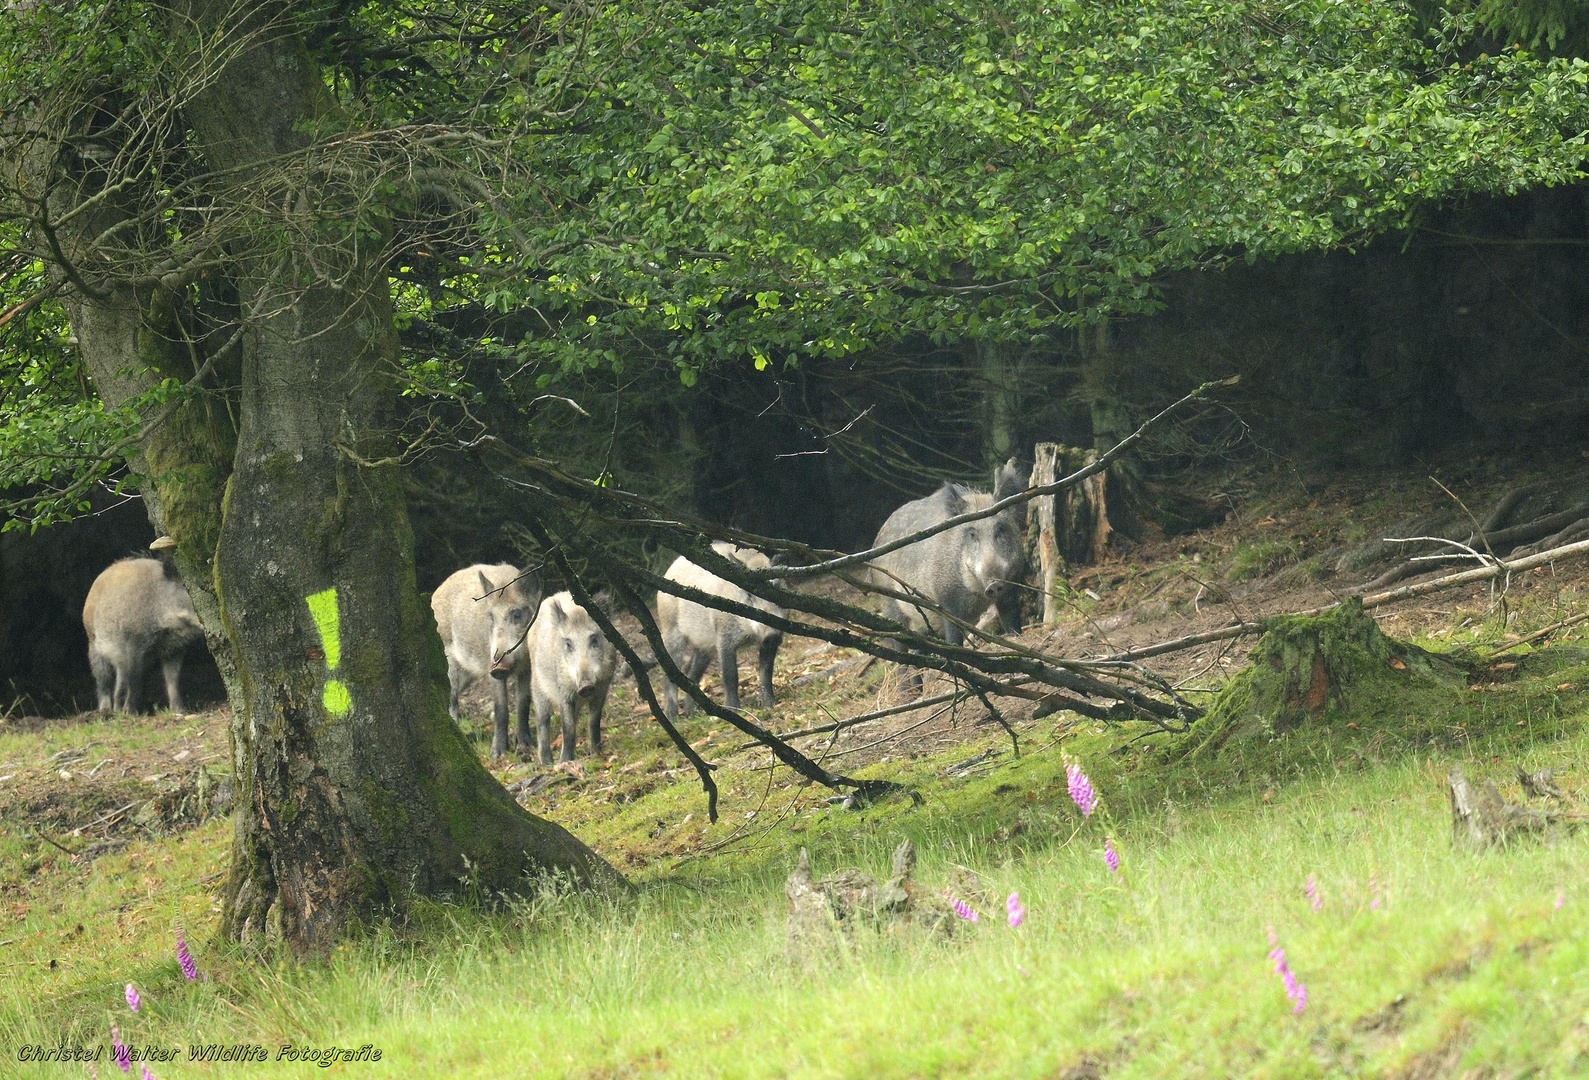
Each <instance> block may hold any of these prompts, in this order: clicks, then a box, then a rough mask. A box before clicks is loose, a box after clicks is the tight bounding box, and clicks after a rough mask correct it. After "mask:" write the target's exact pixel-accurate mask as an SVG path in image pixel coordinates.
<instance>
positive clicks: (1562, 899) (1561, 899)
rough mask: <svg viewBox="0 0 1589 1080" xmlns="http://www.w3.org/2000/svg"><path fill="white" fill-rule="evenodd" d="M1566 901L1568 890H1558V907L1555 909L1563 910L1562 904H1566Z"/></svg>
mask: <svg viewBox="0 0 1589 1080" xmlns="http://www.w3.org/2000/svg"><path fill="white" fill-rule="evenodd" d="M1566 902H1567V890H1566V889H1558V890H1557V891H1556V907H1555V910H1556V911H1560V910H1561V906H1562V905H1563V904H1565V903H1566Z"/></svg>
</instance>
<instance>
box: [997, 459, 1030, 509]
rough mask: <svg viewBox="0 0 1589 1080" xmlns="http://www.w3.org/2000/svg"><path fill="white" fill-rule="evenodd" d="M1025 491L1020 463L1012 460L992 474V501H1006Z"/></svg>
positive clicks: (1024, 474)
mask: <svg viewBox="0 0 1589 1080" xmlns="http://www.w3.org/2000/svg"><path fill="white" fill-rule="evenodd" d="M1025 490H1026V473H1025V472H1024V471H1023V470H1022V468H1021V464H1020V462H1018V461H1016V460H1015V459H1014V458H1011V459H1010V460H1008V461H1006V462H1005V463H1004V464H1003V465H1001V466H999V470H998V472H996V473H994V474H993V501H994V502H998V501H1000V500H1001V499H1008V498H1009V497H1010V496H1011V495H1015V494H1017V493H1018V492H1022V491H1025Z"/></svg>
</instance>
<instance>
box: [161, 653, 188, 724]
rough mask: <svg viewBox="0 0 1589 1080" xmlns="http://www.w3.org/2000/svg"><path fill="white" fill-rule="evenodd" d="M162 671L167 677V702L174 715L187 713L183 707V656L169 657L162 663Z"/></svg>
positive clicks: (178, 654)
mask: <svg viewBox="0 0 1589 1080" xmlns="http://www.w3.org/2000/svg"><path fill="white" fill-rule="evenodd" d="M160 671H161V673H162V674H163V675H165V677H166V701H167V703H169V704H170V706H171V711H172V712H174V713H179V714H180V713H186V712H187V711H188V710H187V709H185V708H183V707H182V654H181V653H177V654H176V655H175V656H168V657H166V658H165V659H164V660H162V661H160Z"/></svg>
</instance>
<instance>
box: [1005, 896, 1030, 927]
mask: <svg viewBox="0 0 1589 1080" xmlns="http://www.w3.org/2000/svg"><path fill="white" fill-rule="evenodd" d="M1004 910H1005V912H1006V913H1007V915H1008V917H1009V920H1010V929H1011V930H1014V929H1015V928H1016V927H1017V926H1020V925H1021V920H1022V919H1024V918H1026V905H1025V904H1023V903H1021V894H1020V893H1018V892H1012V893H1011V894H1010V898H1009V899H1008V900H1006V901H1004Z"/></svg>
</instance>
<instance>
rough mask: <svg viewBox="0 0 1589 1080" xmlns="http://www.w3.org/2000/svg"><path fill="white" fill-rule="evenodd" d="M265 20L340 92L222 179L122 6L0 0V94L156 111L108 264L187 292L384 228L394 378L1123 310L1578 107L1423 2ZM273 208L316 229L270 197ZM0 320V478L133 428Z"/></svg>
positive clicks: (1562, 177) (986, 331)
mask: <svg viewBox="0 0 1589 1080" xmlns="http://www.w3.org/2000/svg"><path fill="white" fill-rule="evenodd" d="M292 10H293V12H294V18H295V19H296V20H297V24H298V26H299V28H300V29H301V31H302V33H303V36H304V39H305V40H306V42H308V43H309V45H310V47H311V50H312V52H313V55H314V56H315V58H316V59H317V60H318V62H319V63H320V64H321V66H322V69H323V71H324V73H325V78H326V83H327V86H328V88H329V89H330V90H331V92H332V94H333V95H334V97H335V98H336V100H337V102H338V105H339V107H340V111H339V112H337V113H336V115H334V116H331V117H328V118H326V119H325V121H324V122H323V125H322V129H321V130H318V131H316V132H315V135H316V140H317V141H316V147H317V150H316V151H315V152H314V153H311V154H310V155H308V157H307V158H306V161H305V162H298V163H293V164H292V167H291V168H290V169H289V168H286V167H285V166H284V167H283V170H282V172H281V175H280V176H279V177H277V178H275V179H274V180H271V181H270V182H267V180H269V178H265V179H261V177H260V176H258V175H252V174H251V175H250V178H249V183H250V184H251V185H252V186H251V187H249V188H248V189H247V191H246V192H244V193H243V194H246V196H247V198H246V199H244V198H242V197H241V196H240V195H239V192H240V191H241V189H240V188H239V187H238V185H237V184H236V183H232V182H231V181H229V180H228V179H227V178H226V177H224V176H217V175H210V174H207V173H206V166H205V163H204V162H203V160H202V156H201V155H199V154H197V153H196V152H195V151H193V150H191V149H190V148H187V147H185V146H184V145H183V144H182V140H183V134H182V133H183V130H184V129H183V126H182V124H181V123H180V108H181V104H182V102H183V101H184V100H185V97H184V94H186V93H188V92H189V91H190V90H191V87H188V86H184V84H183V82H182V80H183V79H184V78H191V72H190V71H187V69H186V68H185V67H184V65H183V63H182V59H181V56H182V54H181V52H180V50H178V49H176V48H174V47H173V45H172V40H173V39H172V37H171V36H170V35H165V34H162V33H160V32H158V30H159V28H160V27H161V26H163V25H167V22H168V20H169V13H168V12H167V11H166V9H164V8H161V7H159V6H156V5H136V4H109V3H100V4H93V3H90V4H78V5H70V6H65V7H61V6H56V5H33V6H29V7H26V8H23V7H22V6H13V7H11V8H8V9H7V10H6V11H5V13H4V14H0V87H3V88H4V89H3V90H0V113H4V114H5V115H8V116H19V117H20V116H25V115H29V114H30V111H36V110H37V109H38V108H39V102H40V101H43V100H46V99H47V98H48V97H49V95H50V94H52V93H53V94H55V95H56V96H57V97H59V96H61V95H66V96H71V95H76V96H77V98H79V99H81V101H82V102H83V107H84V108H85V109H86V108H88V107H89V106H90V105H91V104H93V103H95V102H98V101H100V100H101V98H100V97H96V96H95V95H101V96H103V95H104V94H105V93H106V92H107V88H114V89H113V93H114V94H115V95H119V97H118V98H117V100H120V101H128V100H136V101H138V102H141V103H142V108H143V109H144V110H145V112H146V113H147V114H148V115H149V116H151V117H154V118H155V120H160V119H161V115H162V114H161V110H162V109H164V110H165V115H164V123H163V124H162V123H156V122H154V121H151V124H150V125H149V130H151V131H156V132H157V133H158V136H159V137H158V139H155V138H152V137H151V138H150V140H149V145H150V146H157V147H158V150H159V152H158V153H154V152H153V151H150V152H148V153H145V155H144V157H142V158H135V159H129V160H136V162H137V163H138V169H139V170H141V171H135V174H134V173H129V176H132V177H133V180H134V181H136V182H135V183H134V182H129V184H128V185H127V187H126V192H127V193H136V192H143V195H141V196H140V197H141V198H142V199H143V200H144V201H143V204H142V205H145V206H147V207H150V208H153V209H152V210H150V212H149V213H148V214H147V215H146V218H145V221H144V227H143V228H142V229H141V231H137V232H136V233H135V234H133V233H129V234H127V235H135V236H136V238H137V241H138V243H140V244H143V245H145V247H146V248H147V249H148V250H146V251H145V250H139V251H132V250H129V251H127V252H126V253H125V254H126V259H125V260H122V261H125V262H127V263H128V264H132V263H137V264H139V265H143V266H154V267H160V268H163V272H164V273H165V274H166V276H165V277H164V278H162V279H161V280H162V281H165V282H170V281H176V282H177V283H178V284H177V285H176V286H175V287H178V288H182V289H186V290H188V291H189V293H190V294H192V295H193V296H194V297H195V299H194V301H193V302H194V304H195V305H197V304H198V303H199V299H198V290H199V289H200V286H199V284H198V282H197V276H198V273H199V271H198V269H197V268H199V267H202V268H203V273H205V274H207V275H209V280H210V281H211V282H212V283H213V282H215V281H218V280H224V278H225V274H226V262H225V260H226V258H227V257H228V255H227V253H228V252H233V251H236V250H238V249H239V247H240V246H246V245H257V244H261V243H267V242H268V243H280V244H286V245H291V244H295V243H311V244H312V243H318V244H322V245H326V244H338V243H344V244H345V243H351V242H355V241H356V242H358V243H369V242H372V241H378V242H380V243H383V244H385V245H386V247H387V250H388V253H389V257H390V269H391V273H392V275H393V279H394V286H393V288H394V298H395V299H396V301H397V304H398V307H399V311H400V319H401V320H402V321H403V324H404V325H419V326H427V327H445V328H447V332H446V334H444V335H442V338H443V339H444V340H441V341H440V343H439V344H438V343H436V342H434V341H433V342H432V346H431V347H427V348H426V349H424V350H420V351H417V352H413V353H412V354H411V355H409V356H408V357H407V361H408V364H409V367H408V376H409V378H410V379H411V387H412V389H413V392H414V394H415V396H416V397H418V398H425V397H427V396H434V395H435V394H438V393H439V394H443V395H450V396H452V397H454V398H458V397H467V396H468V394H469V392H470V386H469V385H468V379H466V378H465V376H464V373H463V370H462V368H460V367H459V364H458V357H459V356H460V355H464V354H472V355H474V356H476V357H478V356H480V355H485V356H488V357H490V358H491V361H490V363H489V364H487V365H486V366H485V368H484V371H485V375H484V376H482V375H481V374H480V371H479V369H478V368H477V369H475V374H473V375H472V376H470V377H471V378H475V379H479V378H482V377H485V378H505V377H510V376H512V377H516V376H517V375H519V374H520V373H527V374H528V375H530V376H539V377H540V380H541V381H542V382H545V381H548V380H550V379H552V378H554V377H555V376H556V374H557V373H558V372H560V371H568V370H577V369H583V368H588V367H591V366H594V365H612V366H621V365H622V364H625V363H629V364H633V363H637V362H650V363H655V362H662V363H668V364H672V365H675V366H676V367H677V369H678V370H679V372H680V374H681V376H682V377H683V378H684V379H685V381H686V382H691V381H693V379H694V377H695V375H696V373H697V372H699V371H700V370H701V369H703V368H704V367H706V366H708V365H711V364H715V363H722V362H752V363H755V364H756V365H757V366H765V365H767V364H770V363H779V364H785V363H796V362H798V361H799V359H800V358H801V357H805V356H817V355H826V356H833V355H846V354H854V353H858V352H860V351H862V350H864V349H866V348H868V347H870V346H872V345H874V344H877V343H879V342H883V341H889V340H895V339H897V338H899V337H900V336H902V335H905V334H909V333H927V334H932V335H935V336H937V337H938V338H940V339H950V338H960V337H975V336H992V337H1000V338H1017V339H1018V338H1022V337H1030V336H1035V335H1041V334H1044V333H1045V332H1047V331H1048V330H1049V329H1050V328H1052V327H1054V326H1057V325H1069V324H1075V323H1078V322H1083V321H1087V320H1090V319H1095V318H1098V317H1101V316H1102V315H1104V314H1106V313H1110V312H1141V311H1149V310H1152V309H1153V307H1154V306H1155V303H1156V299H1155V292H1154V282H1155V280H1156V279H1157V278H1158V277H1159V276H1160V275H1162V274H1164V273H1165V272H1168V271H1171V270H1176V269H1182V268H1186V267H1196V266H1204V265H1217V264H1219V263H1221V262H1224V261H1227V260H1230V259H1234V258H1243V257H1244V258H1248V259H1253V258H1257V257H1260V256H1266V255H1272V254H1277V253H1282V252H1292V251H1301V250H1309V249H1315V250H1316V249H1325V248H1330V247H1335V246H1339V245H1343V244H1347V245H1349V244H1354V243H1357V242H1360V241H1362V240H1364V239H1365V238H1367V237H1369V236H1371V235H1372V234H1374V233H1376V232H1379V231H1382V230H1385V229H1389V228H1393V227H1396V226H1398V225H1401V224H1404V223H1406V222H1408V221H1409V220H1410V219H1412V217H1413V216H1414V215H1415V214H1416V213H1417V211H1418V210H1419V208H1420V207H1421V206H1423V205H1425V204H1427V203H1429V202H1430V201H1432V200H1439V199H1446V198H1450V197H1454V196H1460V195H1462V194H1466V193H1474V192H1514V191H1517V190H1520V189H1523V188H1527V187H1530V186H1534V185H1540V184H1556V183H1563V182H1569V181H1572V180H1574V179H1576V178H1578V177H1579V176H1580V166H1581V163H1582V160H1583V155H1584V132H1585V131H1586V130H1589V66H1586V65H1585V64H1584V62H1583V61H1582V60H1567V59H1561V58H1556V59H1547V58H1542V57H1539V56H1536V55H1533V54H1531V53H1529V52H1527V51H1525V50H1524V49H1522V48H1511V49H1507V50H1504V51H1501V52H1499V53H1498V55H1493V56H1491V55H1482V56H1478V57H1472V56H1471V53H1472V42H1473V41H1474V35H1475V33H1476V32H1477V30H1476V28H1477V22H1478V19H1479V17H1480V16H1479V15H1476V14H1475V13H1473V12H1472V11H1464V12H1455V13H1452V12H1444V13H1441V14H1440V16H1439V18H1438V19H1437V20H1435V23H1434V27H1433V29H1429V25H1430V23H1429V21H1428V20H1427V19H1420V18H1419V17H1418V16H1417V15H1416V14H1415V12H1414V11H1413V9H1412V8H1411V7H1410V6H1408V5H1405V4H1387V3H1382V2H1379V0H1296V2H1293V3H1290V4H1286V5H1280V4H1274V3H1263V2H1252V0H1237V2H1230V0H1152V2H1148V0H1138V2H1135V3H1131V2H1127V3H1097V2H1093V0H1017V2H1000V3H975V2H969V0H939V2H933V0H925V2H924V0H910V2H901V0H874V2H867V3H847V2H842V0H796V2H789V3H781V4H773V3H766V2H757V0H739V2H737V3H724V4H714V5H699V4H693V3H687V2H683V0H640V2H637V3H632V4H630V3H625V4H609V5H599V4H592V3H587V2H584V0H570V2H568V3H565V4H560V5H558V6H556V7H553V6H549V5H547V6H542V5H534V4H517V3H510V2H499V3H495V4H491V3H486V4H470V5H461V4H453V3H421V4H408V5H395V4H391V3H385V2H381V3H370V4H364V5H356V4H345V3H322V4H306V5H300V6H298V7H295V8H293V9H292ZM1547 36H1548V33H1547ZM95 107H102V106H98V105H96V106H95ZM124 112H125V110H124ZM315 153H319V154H320V157H319V158H316V157H315ZM328 177H334V180H332V179H327V178H328ZM229 183H230V184H231V186H228V184H229ZM272 183H274V184H275V187H274V188H273V187H272V186H271V184H272ZM317 183H318V184H320V185H321V189H320V190H317V189H316V188H315V185H316V184H317ZM295 185H296V186H295ZM288 189H291V190H295V191H302V192H307V196H306V197H301V198H299V199H297V200H296V201H292V200H285V199H283V198H281V197H280V195H279V192H280V191H283V190H288ZM327 192H329V193H330V194H329V195H325V197H320V196H321V195H324V194H325V193H327ZM350 192H353V193H356V197H353V196H350V195H349V193H350ZM262 193H263V194H262ZM119 197H121V196H119ZM125 197H131V194H128V195H126V196H125ZM289 203H291V205H293V206H294V207H296V208H297V209H295V210H294V212H295V213H296V214H298V215H299V217H302V216H303V213H304V211H303V209H302V208H303V207H305V206H307V207H308V208H309V210H308V213H309V214H311V215H319V218H318V219H317V222H312V223H311V225H310V226H309V227H305V226H304V225H303V224H302V222H301V221H299V220H297V219H296V218H295V219H294V220H293V221H292V222H290V223H289V222H284V221H273V220H270V215H271V214H272V213H275V212H277V211H276V210H274V209H273V208H274V207H278V206H281V205H287V204H289ZM0 213H3V214H4V215H5V216H4V217H0V246H3V247H5V248H6V249H7V250H8V251H9V256H8V261H7V262H4V263H3V264H0V265H4V266H6V267H8V268H9V269H7V270H6V271H4V274H5V282H4V287H3V289H0V295H3V296H4V297H5V299H6V302H7V303H8V305H9V304H15V303H20V302H23V301H25V300H28V299H29V298H30V297H32V296H35V295H37V293H36V292H33V291H30V290H42V291H43V292H44V293H50V292H51V291H52V290H54V289H57V288H59V287H61V286H60V284H59V281H57V282H56V284H55V285H49V284H47V283H46V276H45V274H44V273H43V269H42V268H43V266H44V265H45V263H46V261H47V260H48V259H49V257H50V256H49V252H48V251H46V250H43V248H42V247H41V246H40V245H39V244H38V242H37V234H36V230H31V227H30V226H29V224H28V221H29V218H28V207H27V206H26V205H25V203H24V202H19V201H18V200H17V199H16V198H8V199H4V200H0ZM150 222H153V223H155V224H154V225H150ZM306 238H307V239H306ZM123 242H126V241H125V240H124V241H123ZM112 261H113V262H114V261H116V260H112ZM172 268H175V269H172ZM183 268H186V269H187V270H188V271H191V272H190V273H189V274H188V275H187V276H186V277H184V276H183V273H182V271H183ZM67 287H70V286H67ZM0 334H4V335H5V336H4V338H0V365H3V373H0V386H4V387H7V388H16V387H24V388H25V387H27V386H38V387H42V388H44V389H43V390H40V391H38V392H34V393H19V392H16V391H15V390H14V389H8V391H7V393H8V402H7V404H8V408H7V411H6V416H5V418H4V420H0V486H3V485H15V484H19V483H30V482H36V481H38V480H40V479H42V477H43V476H44V475H46V474H47V473H48V472H50V469H51V466H49V465H48V464H47V463H48V462H49V461H52V460H53V461H57V462H64V463H66V466H67V468H68V469H79V468H80V467H81V466H82V462H83V459H84V458H85V454H84V448H89V449H91V450H93V453H92V454H87V455H86V457H87V458H93V456H94V454H100V453H103V452H104V450H105V449H106V448H114V447H116V446H117V445H118V443H119V442H120V441H121V440H122V439H124V438H125V433H126V432H128V431H131V430H136V428H135V423H136V418H137V417H138V416H146V415H147V413H148V409H149V408H150V406H151V402H150V401H149V400H146V399H139V400H138V401H136V402H134V403H131V404H129V405H128V406H127V407H126V408H124V409H123V410H121V411H120V412H119V413H117V414H116V415H114V416H113V415H111V414H109V413H108V412H106V411H104V410H98V409H96V407H95V406H92V405H89V406H84V405H83V404H81V403H80V401H78V399H77V398H76V397H74V395H73V393H72V387H73V386H74V385H76V386H78V387H81V386H82V385H84V383H83V380H82V379H81V377H80V376H79V374H78V373H77V371H76V368H75V366H74V364H75V361H74V359H73V357H72V355H71V350H70V349H69V348H67V347H65V346H64V345H63V344H62V343H63V342H64V341H65V339H66V331H65V329H64V327H63V326H62V323H61V316H60V308H59V307H58V306H57V305H56V304H55V302H54V300H53V299H49V300H48V301H47V302H45V303H43V304H40V305H38V306H37V307H36V308H34V309H32V310H30V312H29V314H28V316H27V317H26V318H18V319H14V320H12V322H11V323H10V324H9V325H8V326H6V327H5V328H4V329H0ZM506 365H511V366H510V367H509V366H506ZM220 392H229V390H228V388H225V387H222V388H220ZM64 448H75V449H73V450H72V451H71V453H76V454H77V455H78V458H77V459H72V458H71V453H67V454H65V456H61V455H62V451H63V449H64ZM95 448H98V449H95ZM52 455H55V456H53V457H52ZM41 462H42V463H46V464H40V463H41Z"/></svg>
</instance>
